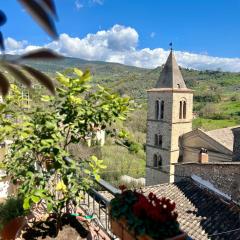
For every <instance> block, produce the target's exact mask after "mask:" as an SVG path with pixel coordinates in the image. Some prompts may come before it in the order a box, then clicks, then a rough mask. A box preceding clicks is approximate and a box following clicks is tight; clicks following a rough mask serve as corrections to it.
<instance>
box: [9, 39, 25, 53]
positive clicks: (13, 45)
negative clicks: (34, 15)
mask: <svg viewBox="0 0 240 240" xmlns="http://www.w3.org/2000/svg"><path fill="white" fill-rule="evenodd" d="M26 45H27V41H26V40H23V41H17V40H15V39H13V38H10V37H8V38H6V39H5V47H6V51H8V52H11V51H15V50H18V49H22V48H24V47H25V46H26Z"/></svg>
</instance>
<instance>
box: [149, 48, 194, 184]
mask: <svg viewBox="0 0 240 240" xmlns="http://www.w3.org/2000/svg"><path fill="white" fill-rule="evenodd" d="M147 93H148V114H147V140H146V154H147V156H146V159H147V163H146V185H154V184H159V183H167V182H173V181H174V165H173V163H177V162H178V161H179V160H180V158H181V152H180V149H179V137H180V136H181V135H182V134H184V133H187V132H190V131H191V130H192V107H193V91H192V90H191V89H188V88H187V87H186V84H185V82H184V80H183V77H182V74H181V71H180V69H179V67H178V65H177V62H176V59H175V56H174V53H173V51H172V50H171V51H170V54H169V56H168V59H167V62H166V64H165V65H164V67H163V70H162V72H161V75H160V78H159V80H158V82H157V84H156V87H155V88H152V89H150V90H148V91H147Z"/></svg>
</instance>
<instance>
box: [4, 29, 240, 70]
mask: <svg viewBox="0 0 240 240" xmlns="http://www.w3.org/2000/svg"><path fill="white" fill-rule="evenodd" d="M5 42H6V50H7V52H8V53H12V54H19V53H23V52H25V51H27V50H30V49H36V48H38V47H39V46H32V45H28V44H27V43H26V42H25V41H16V40H14V39H12V38H7V39H6V40H5ZM138 42H139V35H138V33H137V31H136V30H135V29H134V28H131V27H125V26H121V25H114V26H113V27H112V28H110V29H108V30H101V31H98V32H97V33H94V34H93V33H91V34H90V33H89V34H87V35H86V36H85V37H84V38H78V37H71V36H69V35H68V34H66V33H63V34H61V35H60V37H59V40H58V41H53V42H50V43H48V44H46V45H45V46H44V47H49V48H51V49H53V50H55V51H58V52H59V53H61V54H63V55H65V56H70V57H77V58H83V59H87V60H100V61H107V62H118V63H122V64H126V65H132V66H137V67H144V68H155V67H157V66H160V65H162V64H163V63H165V61H166V58H167V56H168V54H169V51H168V50H164V49H163V48H155V49H150V48H143V49H139V48H138ZM175 55H176V58H177V61H178V63H179V65H180V66H182V67H187V68H194V69H199V70H203V69H211V70H217V69H219V68H221V69H222V70H224V71H232V72H240V58H221V57H212V56H209V55H207V54H196V53H190V52H184V51H175Z"/></svg>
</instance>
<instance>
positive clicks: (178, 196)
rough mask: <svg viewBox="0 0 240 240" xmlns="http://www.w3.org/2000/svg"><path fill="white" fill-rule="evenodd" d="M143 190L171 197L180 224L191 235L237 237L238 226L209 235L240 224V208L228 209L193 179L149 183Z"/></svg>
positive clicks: (199, 238) (239, 235)
mask: <svg viewBox="0 0 240 240" xmlns="http://www.w3.org/2000/svg"><path fill="white" fill-rule="evenodd" d="M143 191H144V193H145V194H148V193H149V192H155V193H156V194H157V195H158V196H164V197H168V198H170V199H171V200H173V201H175V202H176V206H177V211H178V214H179V217H178V220H179V223H180V225H181V228H182V229H183V230H184V231H186V232H187V233H188V234H189V236H191V237H192V238H193V239H196V240H204V239H214V240H215V239H221V240H240V230H239V231H236V232H231V233H226V234H221V235H216V236H211V235H213V234H218V233H220V232H225V231H229V230H232V229H236V228H240V209H239V212H238V213H237V212H235V211H232V210H231V209H230V208H229V207H228V206H227V204H226V203H224V202H223V201H221V200H220V198H219V197H218V196H216V195H214V194H211V193H209V192H207V191H206V190H203V189H201V188H200V187H199V186H197V185H196V184H195V183H194V182H193V181H190V180H187V181H181V182H178V183H172V184H160V185H155V186H149V187H145V188H144V189H143Z"/></svg>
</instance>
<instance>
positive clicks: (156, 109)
mask: <svg viewBox="0 0 240 240" xmlns="http://www.w3.org/2000/svg"><path fill="white" fill-rule="evenodd" d="M155 112H156V119H157V120H159V119H160V102H159V100H157V101H156V103H155Z"/></svg>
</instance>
